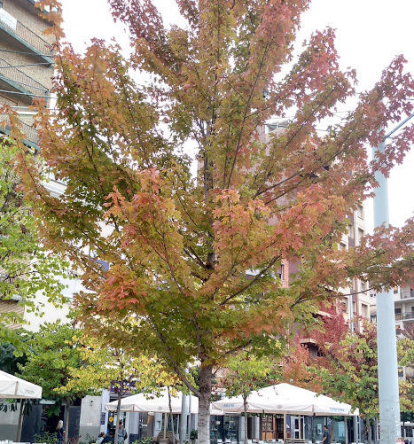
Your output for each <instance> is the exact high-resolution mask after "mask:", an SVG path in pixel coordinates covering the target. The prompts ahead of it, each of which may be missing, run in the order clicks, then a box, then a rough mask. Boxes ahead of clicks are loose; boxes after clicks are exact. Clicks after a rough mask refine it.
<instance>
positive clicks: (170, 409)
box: [167, 387, 184, 444]
mask: <svg viewBox="0 0 414 444" xmlns="http://www.w3.org/2000/svg"><path fill="white" fill-rule="evenodd" d="M167 393H168V409H169V411H170V421H171V430H172V434H173V435H172V441H173V444H175V431H174V417H173V411H172V405H171V390H170V387H167ZM182 396H184V395H182Z"/></svg>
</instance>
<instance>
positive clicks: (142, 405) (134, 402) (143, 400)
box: [105, 388, 223, 415]
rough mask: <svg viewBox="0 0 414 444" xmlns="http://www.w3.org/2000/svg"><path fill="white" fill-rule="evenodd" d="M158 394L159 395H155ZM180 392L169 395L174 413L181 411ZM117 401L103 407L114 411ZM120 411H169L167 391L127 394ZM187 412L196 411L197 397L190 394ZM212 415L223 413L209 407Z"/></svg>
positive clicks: (164, 389) (163, 389)
mask: <svg viewBox="0 0 414 444" xmlns="http://www.w3.org/2000/svg"><path fill="white" fill-rule="evenodd" d="M157 395H159V396H157ZM181 403H182V393H181V392H178V393H177V396H172V395H171V410H172V413H174V414H180V413H181ZM117 405H118V401H112V402H109V403H108V404H105V409H106V410H108V411H110V412H115V411H116V409H117ZM121 412H154V413H170V407H169V405H168V392H167V389H166V388H162V389H161V390H160V393H159V394H158V393H157V394H143V393H139V394H138V395H132V396H128V397H127V398H124V399H122V400H121ZM189 413H193V414H194V413H195V414H197V413H198V398H197V397H195V396H193V395H191V411H190V412H189ZM210 413H211V414H212V415H223V411H222V410H221V409H211V412H210Z"/></svg>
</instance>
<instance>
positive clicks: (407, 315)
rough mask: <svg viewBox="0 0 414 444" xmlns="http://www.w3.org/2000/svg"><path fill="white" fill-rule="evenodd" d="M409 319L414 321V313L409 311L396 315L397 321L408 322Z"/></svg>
mask: <svg viewBox="0 0 414 444" xmlns="http://www.w3.org/2000/svg"><path fill="white" fill-rule="evenodd" d="M408 319H413V320H414V311H408V312H405V313H396V314H395V320H396V321H406V320H408Z"/></svg>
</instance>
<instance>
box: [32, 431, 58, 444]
mask: <svg viewBox="0 0 414 444" xmlns="http://www.w3.org/2000/svg"><path fill="white" fill-rule="evenodd" d="M34 442H35V443H36V442H41V443H45V444H56V442H57V439H56V433H49V432H44V433H42V434H41V435H35V436H34Z"/></svg>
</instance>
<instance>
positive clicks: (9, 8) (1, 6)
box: [0, 0, 53, 148]
mask: <svg viewBox="0 0 414 444" xmlns="http://www.w3.org/2000/svg"><path fill="white" fill-rule="evenodd" d="M39 12H40V11H39V9H37V8H36V7H35V2H34V0H2V1H1V0H0V106H2V105H9V106H11V107H12V108H13V109H14V110H16V112H17V113H18V115H19V120H20V121H21V124H22V130H23V132H24V134H25V135H26V142H27V145H29V146H32V147H34V148H35V147H36V144H37V135H36V131H35V130H34V128H33V127H32V124H33V117H34V112H33V110H31V109H29V107H30V105H31V104H32V103H33V100H34V99H43V100H45V104H46V106H47V105H48V104H49V92H50V87H51V78H52V75H53V58H52V51H53V36H48V35H45V34H44V31H45V30H46V29H48V28H49V27H50V26H51V23H49V22H48V21H47V20H46V19H43V18H41V17H40V16H39ZM0 117H1V120H2V121H3V124H4V123H6V124H7V116H6V115H2V116H0ZM1 131H2V132H3V133H6V134H7V131H8V129H7V126H6V127H4V126H3V127H2V130H1Z"/></svg>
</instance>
